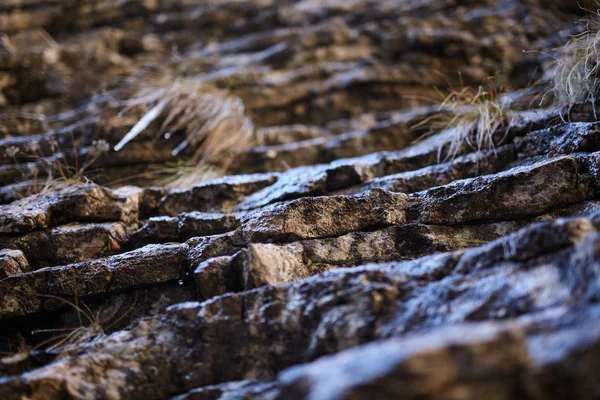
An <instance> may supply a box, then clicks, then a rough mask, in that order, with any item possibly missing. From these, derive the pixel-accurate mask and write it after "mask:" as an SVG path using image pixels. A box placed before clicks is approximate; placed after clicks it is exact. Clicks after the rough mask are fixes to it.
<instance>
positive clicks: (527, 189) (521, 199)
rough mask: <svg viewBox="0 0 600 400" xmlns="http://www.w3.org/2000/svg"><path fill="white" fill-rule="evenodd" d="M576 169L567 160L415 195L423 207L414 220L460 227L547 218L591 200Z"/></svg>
mask: <svg viewBox="0 0 600 400" xmlns="http://www.w3.org/2000/svg"><path fill="white" fill-rule="evenodd" d="M578 169H579V161H578V160H577V159H575V158H572V157H568V156H565V157H558V158H555V159H551V160H548V161H542V162H539V163H537V164H533V165H531V166H526V167H519V168H515V169H512V170H508V171H505V172H501V173H498V174H495V175H487V176H483V177H478V178H472V179H467V180H462V181H456V182H452V183H450V184H448V185H445V186H441V187H439V188H433V189H429V190H426V191H424V192H420V193H416V194H415V195H414V196H413V199H415V200H416V201H418V202H420V203H421V205H420V206H419V211H417V215H415V217H414V219H416V220H418V221H420V222H422V223H425V224H441V225H456V224H461V223H463V224H464V223H475V222H484V221H502V220H507V219H516V218H523V217H528V216H535V215H540V214H545V213H546V212H548V211H551V210H553V209H555V208H559V207H565V206H568V205H570V204H574V203H578V202H581V201H584V200H586V199H587V196H588V186H589V183H588V182H587V181H586V179H585V178H584V177H583V176H581V175H580V174H579V172H578Z"/></svg>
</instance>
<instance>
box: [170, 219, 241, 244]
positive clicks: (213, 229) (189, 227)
mask: <svg viewBox="0 0 600 400" xmlns="http://www.w3.org/2000/svg"><path fill="white" fill-rule="evenodd" d="M239 225H240V221H239V217H238V216H237V215H235V214H220V213H201V212H189V213H182V214H179V227H178V228H179V238H180V239H181V240H187V239H190V238H192V237H194V236H210V235H217V234H220V233H226V232H230V231H233V230H234V229H236V228H237V227H238V226H239Z"/></svg>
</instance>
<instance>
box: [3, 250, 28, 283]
mask: <svg viewBox="0 0 600 400" xmlns="http://www.w3.org/2000/svg"><path fill="white" fill-rule="evenodd" d="M28 270H29V263H28V262H27V259H26V258H25V256H24V255H23V252H22V251H20V250H8V249H4V250H0V279H4V278H6V277H7V276H12V275H18V274H21V273H23V272H27V271H28Z"/></svg>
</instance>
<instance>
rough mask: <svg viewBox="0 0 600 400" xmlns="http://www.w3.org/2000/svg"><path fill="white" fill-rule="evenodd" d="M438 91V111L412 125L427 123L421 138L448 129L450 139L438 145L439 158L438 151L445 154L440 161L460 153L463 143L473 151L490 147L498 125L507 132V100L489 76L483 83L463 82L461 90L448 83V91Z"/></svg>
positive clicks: (508, 121) (414, 127) (492, 146)
mask: <svg viewBox="0 0 600 400" xmlns="http://www.w3.org/2000/svg"><path fill="white" fill-rule="evenodd" d="M436 90H437V89H436ZM438 93H439V94H440V96H441V98H442V99H443V101H442V103H441V104H440V106H439V112H438V113H437V114H435V115H433V116H431V117H429V118H427V119H425V120H423V121H422V122H420V123H418V124H416V125H413V126H412V128H413V129H421V128H423V127H424V126H428V127H429V130H428V131H426V133H425V134H424V135H423V136H422V137H421V138H423V137H427V136H431V135H432V134H434V133H438V132H441V131H446V132H448V131H449V132H451V134H450V135H448V136H449V138H450V139H449V140H448V141H446V142H444V143H443V144H442V145H441V146H440V148H439V155H438V158H439V161H442V152H444V153H445V154H446V155H445V157H444V158H443V161H448V160H451V159H454V158H455V157H456V156H457V155H458V154H459V153H461V152H462V151H463V149H464V146H469V147H470V148H471V149H473V150H477V151H479V150H485V149H494V148H495V135H496V134H497V132H499V131H501V130H502V129H505V131H506V132H508V127H509V126H510V123H511V120H512V112H511V110H510V105H511V101H510V100H509V99H508V98H503V97H501V96H500V91H499V90H498V89H497V87H496V85H495V81H494V79H493V78H489V79H488V82H487V85H486V86H479V87H478V88H473V87H470V86H465V87H464V88H463V89H461V90H457V89H455V88H454V87H453V86H450V90H449V93H448V94H444V93H442V92H441V91H439V90H438ZM506 132H505V135H506ZM501 141H502V139H501V140H500V142H501Z"/></svg>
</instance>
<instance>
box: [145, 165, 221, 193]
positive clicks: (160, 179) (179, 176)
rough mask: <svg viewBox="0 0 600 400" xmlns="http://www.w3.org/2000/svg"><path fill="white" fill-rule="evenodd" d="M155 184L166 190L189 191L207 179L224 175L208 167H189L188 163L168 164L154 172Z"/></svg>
mask: <svg viewBox="0 0 600 400" xmlns="http://www.w3.org/2000/svg"><path fill="white" fill-rule="evenodd" d="M154 172H155V174H156V175H157V178H156V180H155V184H156V185H159V186H163V187H165V188H167V189H191V188H193V187H194V186H197V185H199V184H201V183H203V182H205V181H207V180H209V179H216V178H221V177H223V176H224V175H225V173H224V172H223V171H222V170H221V169H219V168H216V167H214V166H210V165H190V164H189V163H184V162H179V163H168V164H166V166H164V167H162V168H160V169H157V170H156V171H154Z"/></svg>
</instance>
